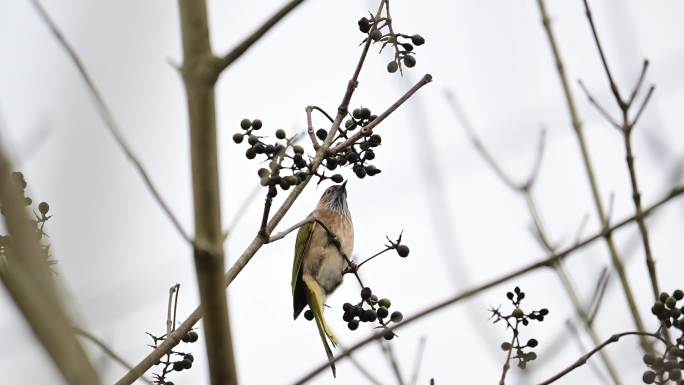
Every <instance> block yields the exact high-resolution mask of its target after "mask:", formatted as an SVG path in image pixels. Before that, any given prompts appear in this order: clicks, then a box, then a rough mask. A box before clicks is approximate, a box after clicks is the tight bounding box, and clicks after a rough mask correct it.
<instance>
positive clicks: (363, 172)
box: [353, 165, 366, 179]
mask: <svg viewBox="0 0 684 385" xmlns="http://www.w3.org/2000/svg"><path fill="white" fill-rule="evenodd" d="M353 170H354V174H356V176H357V177H359V179H363V178H364V177H365V176H366V169H364V168H363V166H361V165H357V166H354V168H353Z"/></svg>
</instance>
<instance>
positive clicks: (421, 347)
mask: <svg viewBox="0 0 684 385" xmlns="http://www.w3.org/2000/svg"><path fill="white" fill-rule="evenodd" d="M425 341H426V338H425V337H420V341H419V342H418V349H417V350H416V362H415V363H414V364H413V374H412V375H411V382H409V385H416V383H417V382H418V373H420V366H421V364H422V362H423V355H424V354H425Z"/></svg>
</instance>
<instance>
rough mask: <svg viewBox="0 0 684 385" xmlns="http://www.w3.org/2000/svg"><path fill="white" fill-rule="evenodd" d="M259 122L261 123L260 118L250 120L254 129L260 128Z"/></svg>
mask: <svg viewBox="0 0 684 385" xmlns="http://www.w3.org/2000/svg"><path fill="white" fill-rule="evenodd" d="M261 124H262V123H261V120H259V119H254V120H252V128H253V129H255V130H258V129H260V128H261Z"/></svg>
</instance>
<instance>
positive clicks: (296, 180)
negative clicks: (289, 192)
mask: <svg viewBox="0 0 684 385" xmlns="http://www.w3.org/2000/svg"><path fill="white" fill-rule="evenodd" d="M283 180H284V181H285V182H287V183H288V184H290V185H292V186H296V185H298V184H299V183H300V180H299V178H297V177H296V176H294V175H288V176H286V177H285V178H283Z"/></svg>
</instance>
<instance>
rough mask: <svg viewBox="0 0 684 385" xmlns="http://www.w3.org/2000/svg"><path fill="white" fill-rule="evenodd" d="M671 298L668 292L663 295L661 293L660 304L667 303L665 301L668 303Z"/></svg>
mask: <svg viewBox="0 0 684 385" xmlns="http://www.w3.org/2000/svg"><path fill="white" fill-rule="evenodd" d="M669 296H670V295H669V294H667V293H666V292H662V293H660V296H658V298H659V299H660V302H663V303H665V301H667V298H668V297H669Z"/></svg>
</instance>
